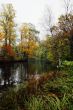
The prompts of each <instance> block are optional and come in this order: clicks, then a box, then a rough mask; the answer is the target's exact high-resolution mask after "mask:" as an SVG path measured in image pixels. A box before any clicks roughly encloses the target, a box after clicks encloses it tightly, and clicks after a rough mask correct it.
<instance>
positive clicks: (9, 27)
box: [0, 4, 16, 45]
mask: <svg viewBox="0 0 73 110" xmlns="http://www.w3.org/2000/svg"><path fill="white" fill-rule="evenodd" d="M14 18H15V10H14V9H13V6H12V4H6V5H2V11H1V13H0V26H1V27H2V31H3V33H4V45H7V44H9V45H13V44H14V41H15V35H16V33H15V22H14Z"/></svg>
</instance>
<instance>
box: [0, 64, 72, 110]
mask: <svg viewBox="0 0 73 110" xmlns="http://www.w3.org/2000/svg"><path fill="white" fill-rule="evenodd" d="M66 63H68V62H66ZM63 66H64V67H63V68H61V71H60V72H58V75H57V76H56V77H53V78H51V79H48V80H46V81H45V82H44V83H42V84H40V86H39V87H38V88H37V90H36V89H35V92H31V91H30V90H29V91H28V82H26V83H24V84H21V85H19V86H18V88H17V89H9V90H8V91H7V92H3V93H2V95H1V96H0V110H73V67H72V64H71V63H70V64H69V65H64V64H63ZM66 66H67V68H66Z"/></svg>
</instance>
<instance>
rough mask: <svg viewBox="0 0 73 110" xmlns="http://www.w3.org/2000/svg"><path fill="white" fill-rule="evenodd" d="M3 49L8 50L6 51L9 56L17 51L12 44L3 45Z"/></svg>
mask: <svg viewBox="0 0 73 110" xmlns="http://www.w3.org/2000/svg"><path fill="white" fill-rule="evenodd" d="M3 49H4V50H5V51H6V53H7V54H8V55H9V56H15V52H14V50H13V48H12V46H11V45H6V46H5V45H4V46H3Z"/></svg>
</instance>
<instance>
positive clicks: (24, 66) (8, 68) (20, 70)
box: [0, 61, 50, 89]
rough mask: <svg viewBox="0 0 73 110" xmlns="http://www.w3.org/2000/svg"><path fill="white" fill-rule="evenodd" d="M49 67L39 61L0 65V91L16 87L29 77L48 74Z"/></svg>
mask: <svg viewBox="0 0 73 110" xmlns="http://www.w3.org/2000/svg"><path fill="white" fill-rule="evenodd" d="M49 70H50V65H49V64H46V63H45V62H40V61H30V62H21V63H8V62H7V63H6V62H5V63H1V64H0V89H2V88H3V87H5V86H9V85H10V86H11V85H16V84H17V83H22V82H24V81H25V80H27V79H28V78H29V77H30V76H31V75H35V74H42V73H46V72H49Z"/></svg>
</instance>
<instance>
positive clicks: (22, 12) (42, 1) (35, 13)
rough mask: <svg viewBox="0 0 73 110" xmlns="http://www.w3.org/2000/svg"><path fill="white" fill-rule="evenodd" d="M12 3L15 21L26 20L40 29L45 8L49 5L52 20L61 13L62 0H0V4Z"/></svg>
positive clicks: (55, 19)
mask: <svg viewBox="0 0 73 110" xmlns="http://www.w3.org/2000/svg"><path fill="white" fill-rule="evenodd" d="M6 3H12V4H13V7H14V9H15V10H16V22H17V23H18V24H19V25H20V24H21V23H24V22H27V23H32V24H34V25H35V26H37V28H38V30H40V31H41V33H42V30H41V26H40V25H41V22H42V21H43V19H44V17H43V16H44V14H45V10H46V8H47V7H50V8H51V10H52V12H53V17H54V21H55V22H57V18H58V17H59V16H60V15H61V14H62V13H63V0H0V7H1V4H6Z"/></svg>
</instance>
